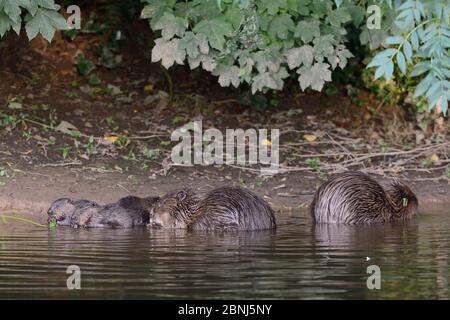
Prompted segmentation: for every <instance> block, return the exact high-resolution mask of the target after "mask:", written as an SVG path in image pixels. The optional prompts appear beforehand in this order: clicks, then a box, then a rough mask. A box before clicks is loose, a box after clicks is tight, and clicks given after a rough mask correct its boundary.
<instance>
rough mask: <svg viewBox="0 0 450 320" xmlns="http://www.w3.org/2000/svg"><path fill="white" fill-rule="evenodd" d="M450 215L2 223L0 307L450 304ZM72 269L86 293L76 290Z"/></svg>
mask: <svg viewBox="0 0 450 320" xmlns="http://www.w3.org/2000/svg"><path fill="white" fill-rule="evenodd" d="M449 212H450V210H449ZM449 212H441V213H433V214H431V213H430V214H422V215H420V216H419V217H418V218H417V219H415V220H413V221H410V222H408V223H396V224H388V225H378V226H342V225H341V226H340V225H322V226H312V225H311V221H310V219H309V217H307V214H306V213H305V212H296V213H283V214H280V215H279V216H278V224H279V227H278V229H277V230H276V231H275V232H252V233H244V232H242V233H235V234H214V233H198V232H197V233H189V232H184V231H176V232H175V231H163V230H150V231H149V230H146V229H145V228H143V229H134V230H106V229H103V230H100V229H97V230H94V229H91V230H75V229H70V228H64V227H58V228H57V229H56V230H53V231H49V230H45V229H40V228H37V227H33V226H30V225H27V224H21V223H19V222H13V221H9V222H8V223H7V225H5V224H4V223H2V222H0V298H164V299H170V298H275V299H277V298H293V299H299V298H300V299H328V298H338V299H357V298H358V299H391V298H400V299H413V298H425V299H436V298H439V299H449V298H450V288H449V287H450V279H449V278H450V258H449V253H450V232H449V230H450V213H449ZM367 257H370V260H369V261H367ZM69 265H78V266H79V267H80V269H81V287H82V288H81V290H69V289H67V286H66V280H67V277H68V276H69V275H68V274H66V270H67V267H68V266H69ZM369 265H378V266H379V267H380V269H381V289H380V290H369V289H368V288H367V286H366V280H367V277H368V276H369V274H367V267H368V266H369Z"/></svg>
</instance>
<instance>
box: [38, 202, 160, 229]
mask: <svg viewBox="0 0 450 320" xmlns="http://www.w3.org/2000/svg"><path fill="white" fill-rule="evenodd" d="M158 199H159V198H157V197H147V198H138V197H134V196H128V197H125V198H122V199H120V200H119V201H117V202H115V203H110V204H107V205H104V206H102V205H99V204H98V203H96V202H93V201H89V200H78V201H73V200H72V199H69V198H61V199H58V200H56V201H55V202H53V203H52V205H51V206H50V209H49V210H48V212H47V214H48V219H49V220H50V219H56V221H57V223H58V225H61V226H71V227H72V228H79V227H85V228H108V227H109V228H131V227H134V226H144V225H147V224H148V223H149V221H150V209H151V207H152V206H153V205H154V204H155V203H156V201H157V200H158Z"/></svg>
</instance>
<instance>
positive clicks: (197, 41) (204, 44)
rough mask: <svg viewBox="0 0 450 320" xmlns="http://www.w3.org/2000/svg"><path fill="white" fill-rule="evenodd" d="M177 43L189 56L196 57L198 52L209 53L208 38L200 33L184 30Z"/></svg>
mask: <svg viewBox="0 0 450 320" xmlns="http://www.w3.org/2000/svg"><path fill="white" fill-rule="evenodd" d="M179 45H180V48H182V49H185V50H186V53H187V55H188V56H189V57H191V58H196V57H197V56H198V55H199V54H200V52H201V53H203V54H208V53H209V45H208V40H207V39H206V37H205V35H203V34H201V33H199V34H194V33H193V32H191V31H188V32H186V34H185V36H184V37H183V38H182V39H180V41H179Z"/></svg>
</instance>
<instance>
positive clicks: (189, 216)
mask: <svg viewBox="0 0 450 320" xmlns="http://www.w3.org/2000/svg"><path fill="white" fill-rule="evenodd" d="M150 216H151V217H150V226H152V227H163V228H172V229H174V228H175V229H184V228H187V229H190V230H218V231H230V230H265V229H272V228H275V226H276V222H275V216H274V212H273V210H272V208H271V207H270V206H269V204H268V203H267V202H266V201H264V200H263V199H261V198H260V197H258V196H257V195H256V194H254V193H253V192H251V191H250V190H247V189H245V188H241V187H219V188H216V189H214V190H212V191H210V192H209V193H207V194H206V195H199V194H197V193H195V192H194V191H192V190H190V189H183V190H179V191H175V192H172V193H169V194H167V195H165V196H164V197H162V198H161V199H160V200H159V201H158V202H157V203H156V205H155V206H154V207H153V208H152V210H151V214H150Z"/></svg>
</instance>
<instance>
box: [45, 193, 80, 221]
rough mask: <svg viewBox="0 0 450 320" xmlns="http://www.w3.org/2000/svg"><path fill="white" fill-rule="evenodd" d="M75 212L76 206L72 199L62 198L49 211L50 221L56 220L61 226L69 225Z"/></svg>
mask: <svg viewBox="0 0 450 320" xmlns="http://www.w3.org/2000/svg"><path fill="white" fill-rule="evenodd" d="M74 210H75V204H74V202H73V200H72V199H69V198H61V199H58V200H56V201H55V202H53V203H52V204H51V206H50V208H49V209H48V211H47V215H48V221H50V220H52V219H56V222H57V223H58V224H59V225H69V224H70V218H71V215H72V213H73V211H74Z"/></svg>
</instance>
